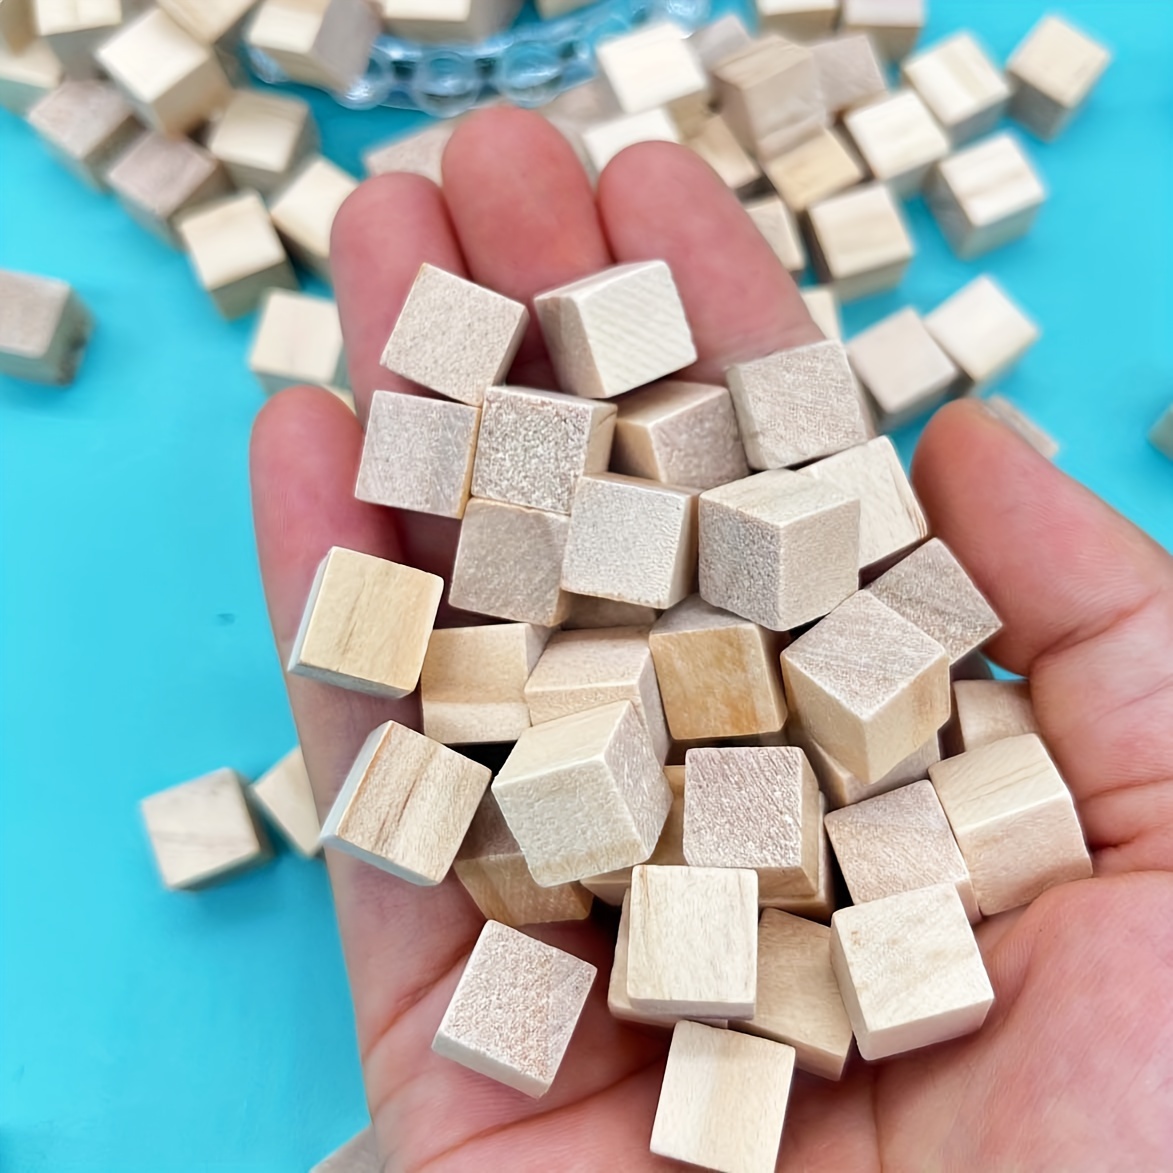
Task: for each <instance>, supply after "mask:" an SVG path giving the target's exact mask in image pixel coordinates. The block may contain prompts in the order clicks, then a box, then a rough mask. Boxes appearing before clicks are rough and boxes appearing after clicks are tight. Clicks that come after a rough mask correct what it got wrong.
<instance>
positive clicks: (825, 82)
mask: <svg viewBox="0 0 1173 1173" xmlns="http://www.w3.org/2000/svg"><path fill="white" fill-rule="evenodd" d="M811 52H812V53H813V54H814V55H815V70H816V71H817V72H818V75H819V89H820V90H821V91H822V94H823V105H824V106H826V108H827V113H828V114H830V115H832V116H834V115H836V114H842V113H843V111H844V110H850V109H851V108H852V107H853V106H858V105H859V104H860V103H861V102H867V101H870V100H871V99H872V98H878V97H879V96H880V95H881V94H883V93H885V92H886V91H887V89H888V79H887V78H886V77H885V76H884V63H883V62H882V61H881V60H880V59H879V57H878V56H877V55H876V47H875V45H874V43H873V42H872V38H871V37H870V36H868V35H867V34H866V33H840V34H839V35H838V36H837V37H831V38H829V39H827V40H824V41H816V42H815V43H814V44H813V45H812V46H811Z"/></svg>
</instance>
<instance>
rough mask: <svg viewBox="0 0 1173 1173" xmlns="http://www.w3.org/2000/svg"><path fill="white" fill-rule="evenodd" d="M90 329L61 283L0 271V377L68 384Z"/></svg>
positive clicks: (68, 289) (79, 304) (85, 315)
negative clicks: (6, 376)
mask: <svg viewBox="0 0 1173 1173" xmlns="http://www.w3.org/2000/svg"><path fill="white" fill-rule="evenodd" d="M93 328H94V323H93V318H91V317H90V312H89V310H87V309H86V307H85V305H84V304H83V303H82V300H81V298H79V297H78V296H77V294H76V293H75V292H74V291H73V289H72V288H71V287H70V286H69V285H68V284H67V283H66V282H64V281H57V280H56V279H54V278H52V277H38V276H35V275H34V274H32V273H14V272H12V271H11V270H9V269H0V375H8V376H10V377H11V378H13V379H27V380H28V381H29V382H33V383H48V384H50V385H55V386H59V387H60V386H65V385H66V384H68V383H72V382H73V380H74V378H76V376H77V368H78V367H79V366H80V364H81V360H82V357H83V355H84V354H85V347H86V343H87V342H88V341H89V337H90V334H91V333H92V332H93Z"/></svg>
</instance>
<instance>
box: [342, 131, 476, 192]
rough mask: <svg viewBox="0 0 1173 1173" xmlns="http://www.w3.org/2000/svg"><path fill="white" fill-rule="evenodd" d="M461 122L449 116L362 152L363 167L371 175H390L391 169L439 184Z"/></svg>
mask: <svg viewBox="0 0 1173 1173" xmlns="http://www.w3.org/2000/svg"><path fill="white" fill-rule="evenodd" d="M459 123H460V120H459V119H457V118H449V119H447V120H446V121H444V122H440V123H438V124H436V125H435V126H429V127H427V128H426V129H424V130H420V131H417V132H416V133H415V134H409V135H405V136H403V137H401V138H395V139H392V140H391V141H390V142H386V143H379V144H377V145H376V146H373V147H370V148H368V149H367V150H366V151H364V152H363V156H362V161H363V167H364V168H365V169H366V173H367V174H368V175H387V174H389V173H390V172H392V171H406V172H408V173H409V174H411V175H422V176H423V177H424V178H425V179H430V180H431V181H432V182H433V183H434V184H436V185H437V186H438V185H439V184H441V183H442V182H443V179H444V176H443V172H442V170H441V164H442V161H443V159H444V150H445V148H446V147H447V146H448V140H449V139H450V138H451V137H452V135H453V134H454V133H455V131H456V127H457V126H458V125H459Z"/></svg>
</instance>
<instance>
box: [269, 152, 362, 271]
mask: <svg viewBox="0 0 1173 1173" xmlns="http://www.w3.org/2000/svg"><path fill="white" fill-rule="evenodd" d="M356 187H358V180H357V179H355V178H354V177H353V176H351V175H348V174H347V173H346V172H345V171H343V170H342V168H341V167H336V166H335V165H334V164H333V163H331V162H330V160H329V159H325V158H323V157H322V156H321V155H313V156H311V157H310V158H309V159H307V160H306V161H305V163H303V164H302V165H301V167H300V168H299V169H298V171H297V173H296V174H295V175H294V176H293V178H292V179H290V180H289V182H288V183H287V184H286V185H285V186H284V187H283V188H282V189H281V190H280V191H279V192H277V193H276V195H274V197H273V199H272V201H271V203H270V205H269V214H270V215H271V216H272V217H273V224H274V226H275V227H276V229H277V231H278V232H279V233H280V234H281V239H282V240H283V241H285V246H286V247H287V248H288V249H289V253H290V255H291V256H292V257H293V258H294V259H295V260H297V261H299V262H300V263H301V264H303V265H305V267H306V268H307V269H309V270H310V271H311V272H313V273H316V274H317V275H318V276H319V277H321V278H322V280H323V281H330V280H331V273H330V231H331V229H333V227H334V217H335V216H337V215H338V209H339V208H341V207H342V205H343V203H345V202H346V197H347V196H349V195H350V193H351V192H352V191H354V189H355V188H356Z"/></svg>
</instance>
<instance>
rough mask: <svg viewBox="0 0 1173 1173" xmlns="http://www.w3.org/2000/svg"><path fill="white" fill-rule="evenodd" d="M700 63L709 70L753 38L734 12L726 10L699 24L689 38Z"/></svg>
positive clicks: (738, 50) (742, 47)
mask: <svg viewBox="0 0 1173 1173" xmlns="http://www.w3.org/2000/svg"><path fill="white" fill-rule="evenodd" d="M690 40H691V41H692V47H693V48H694V49H695V50H696V53H697V56H698V57H699V58H700V59H701V64H702V65H703V66H704V67H705V69H707V70H709V71H710V72H711V71H712V70H713V68H714V67H715V66H716V65H717V64H718V63H719V62H721V61H724V60H725V58H726V57H731V56H732V55H733V54H734V53H738V52H740V51H741V50H742V49H744V48H745V47H746V46H747V45H748V44H750V42H751V41H752V40H753V38H752V37H751V36H750V35H749V30H748V29H747V28H746V27H745V22H744V21H743V20H742V19H741V17H740V16H738V15H737V13H735V12H726V13H723V14H722V15H721V16H719V17H717V19H716V20H712V21H710V22H709V23H708V24H705V25H701V27H700V28H699V29H697V30H696V32H694V33H693V34H692V37H691V38H690Z"/></svg>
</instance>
